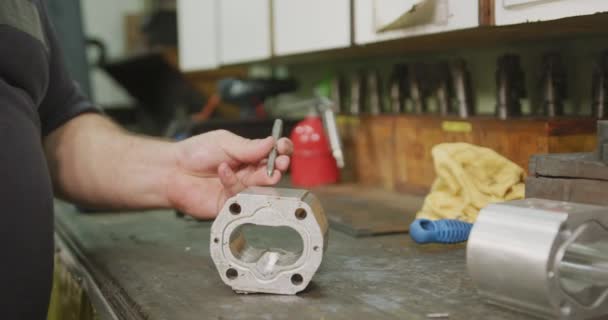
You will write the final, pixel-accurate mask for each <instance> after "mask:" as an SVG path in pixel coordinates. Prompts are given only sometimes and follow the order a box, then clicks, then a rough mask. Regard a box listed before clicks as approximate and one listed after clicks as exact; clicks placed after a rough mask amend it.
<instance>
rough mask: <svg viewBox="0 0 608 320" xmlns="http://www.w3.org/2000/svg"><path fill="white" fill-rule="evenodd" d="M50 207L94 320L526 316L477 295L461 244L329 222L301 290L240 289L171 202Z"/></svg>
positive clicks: (204, 236) (201, 225) (205, 229)
mask: <svg viewBox="0 0 608 320" xmlns="http://www.w3.org/2000/svg"><path fill="white" fill-rule="evenodd" d="M55 212H56V218H55V221H56V232H57V236H56V241H57V246H58V247H59V249H58V250H59V251H64V253H65V254H67V256H69V257H71V259H72V260H73V261H72V263H73V264H74V265H77V266H78V267H74V266H72V270H75V269H79V271H77V272H78V273H79V275H78V276H77V277H78V279H79V280H80V281H82V282H84V283H85V285H84V286H85V287H87V293H88V295H90V296H91V298H90V299H91V301H93V304H94V306H95V307H96V309H97V313H98V317H99V319H106V318H108V319H112V317H115V318H118V319H152V320H157V319H172V320H181V319H428V318H429V317H428V316H429V314H449V318H442V319H450V320H453V319H484V320H507V319H527V317H526V316H525V315H522V314H519V313H514V312H511V311H508V310H505V309H502V308H499V307H496V306H492V305H488V304H486V303H484V302H483V300H482V298H481V297H480V296H479V295H478V294H477V292H476V290H475V288H474V287H473V284H472V282H471V279H470V277H469V276H468V275H467V272H466V265H465V245H462V244H460V245H424V246H422V245H416V244H415V243H413V242H412V241H411V240H410V238H409V236H408V235H407V234H404V233H400V234H392V235H383V236H374V237H361V238H355V237H351V236H350V235H347V234H345V233H342V232H340V231H337V230H334V229H332V230H331V231H330V234H329V247H328V250H327V252H326V254H325V257H324V260H323V264H322V265H321V268H320V269H319V271H318V272H317V274H316V276H315V277H314V278H313V282H312V283H311V285H310V286H309V287H308V288H307V289H306V290H305V291H304V292H302V293H300V294H299V295H297V296H277V295H265V294H249V295H240V294H236V293H234V292H233V291H232V290H231V289H230V288H229V287H227V286H226V285H225V284H224V283H223V282H222V281H221V279H220V277H219V275H218V273H217V270H216V268H215V266H214V265H213V262H212V261H211V258H210V256H209V231H210V227H211V222H199V221H195V220H188V219H178V218H176V216H175V214H174V213H173V211H169V210H161V211H150V212H132V213H92V214H83V213H80V212H78V211H77V210H76V209H75V208H74V207H73V206H72V205H70V204H67V203H64V202H57V203H56V208H55ZM273 236H276V237H280V236H281V235H280V234H276V235H273ZM496 272H501V270H496ZM87 281H88V282H89V283H88V285H86V283H87Z"/></svg>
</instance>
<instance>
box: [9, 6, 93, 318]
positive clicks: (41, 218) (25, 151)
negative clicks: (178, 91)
mask: <svg viewBox="0 0 608 320" xmlns="http://www.w3.org/2000/svg"><path fill="white" fill-rule="evenodd" d="M92 111H93V112H94V111H96V109H95V107H94V106H93V105H92V104H91V103H90V102H89V101H88V100H87V99H86V98H85V97H84V96H83V94H82V93H81V92H80V90H79V89H78V87H77V86H76V85H75V83H74V82H73V81H72V80H71V79H70V77H69V75H68V73H67V71H66V69H65V67H64V62H63V61H62V54H61V52H60V49H59V47H58V44H57V41H56V39H55V35H54V34H53V31H52V29H51V26H50V23H49V20H48V17H47V14H46V8H45V5H44V4H42V3H41V0H0V247H1V248H4V250H2V251H1V253H0V319H45V318H46V312H47V308H48V302H49V295H50V290H51V283H52V271H53V192H52V185H51V181H50V177H49V171H48V168H47V164H46V160H45V157H44V152H43V149H42V140H43V138H44V137H45V136H46V135H48V134H49V133H51V132H52V131H53V130H55V129H57V128H58V127H60V126H61V125H62V124H64V123H65V122H66V121H68V120H70V119H72V118H73V117H75V116H77V115H79V114H81V113H84V112H92Z"/></svg>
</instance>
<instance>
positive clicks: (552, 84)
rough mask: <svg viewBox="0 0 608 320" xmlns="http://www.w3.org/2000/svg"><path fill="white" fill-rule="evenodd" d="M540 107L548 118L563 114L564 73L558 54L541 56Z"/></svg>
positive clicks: (565, 89)
mask: <svg viewBox="0 0 608 320" xmlns="http://www.w3.org/2000/svg"><path fill="white" fill-rule="evenodd" d="M541 87H542V103H541V104H542V106H543V110H544V112H545V114H546V115H547V116H548V117H556V116H561V115H563V114H564V98H565V97H566V91H567V87H566V72H565V68H564V66H563V65H562V59H561V56H560V55H559V54H558V53H548V54H545V55H544V56H543V76H542V80H541Z"/></svg>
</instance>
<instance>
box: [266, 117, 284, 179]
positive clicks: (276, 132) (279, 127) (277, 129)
mask: <svg viewBox="0 0 608 320" xmlns="http://www.w3.org/2000/svg"><path fill="white" fill-rule="evenodd" d="M282 134H283V120H281V119H276V120H274V124H273V125H272V137H273V138H274V147H272V150H271V151H270V154H269V155H268V163H267V164H266V173H267V174H268V176H269V177H272V173H273V172H274V161H275V160H276V159H277V142H278V141H279V138H280V137H281V135H282Z"/></svg>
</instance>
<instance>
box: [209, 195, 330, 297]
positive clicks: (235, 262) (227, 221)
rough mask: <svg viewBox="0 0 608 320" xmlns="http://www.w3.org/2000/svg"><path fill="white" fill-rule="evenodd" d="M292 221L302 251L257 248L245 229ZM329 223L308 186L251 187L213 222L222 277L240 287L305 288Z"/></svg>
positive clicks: (246, 289) (213, 242)
mask: <svg viewBox="0 0 608 320" xmlns="http://www.w3.org/2000/svg"><path fill="white" fill-rule="evenodd" d="M250 225H256V226H266V227H288V228H291V229H293V230H294V231H295V234H297V235H299V237H301V240H302V246H301V251H287V250H284V249H280V248H256V247H254V246H252V245H250V244H249V243H248V242H247V239H246V237H245V235H244V234H243V229H244V228H245V227H247V226H250ZM327 232H328V223H327V218H326V217H325V213H324V212H323V208H322V207H321V203H320V202H319V200H318V199H317V198H316V197H315V196H314V195H313V194H312V193H311V192H309V191H307V190H300V189H280V188H262V187H253V188H249V189H247V190H245V191H243V192H241V193H239V194H237V195H236V196H234V197H232V198H230V199H229V200H228V201H226V204H225V205H224V207H223V208H222V210H221V211H220V213H219V214H218V216H217V218H216V220H215V222H214V223H213V225H212V227H211V240H210V252H211V257H212V259H213V262H214V263H215V265H216V267H217V269H218V272H219V274H220V277H221V278H222V280H223V281H224V283H226V284H227V285H229V286H230V287H232V289H233V290H235V291H236V292H238V293H254V292H259V293H274V294H296V293H298V292H300V291H302V290H304V289H305V288H306V286H308V284H309V283H310V281H311V279H312V277H313V276H314V274H315V273H316V271H317V269H318V268H319V266H320V265H321V261H322V259H323V254H324V252H325V250H326V248H327Z"/></svg>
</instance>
